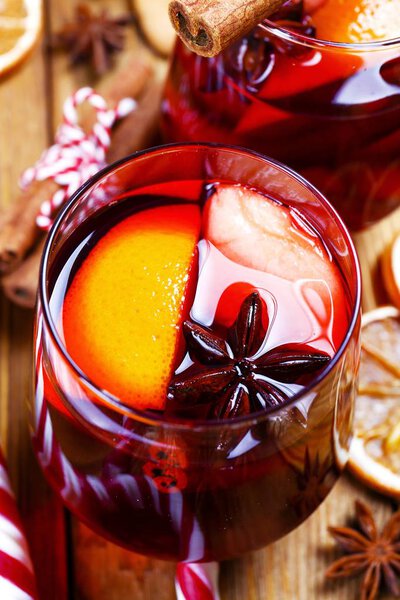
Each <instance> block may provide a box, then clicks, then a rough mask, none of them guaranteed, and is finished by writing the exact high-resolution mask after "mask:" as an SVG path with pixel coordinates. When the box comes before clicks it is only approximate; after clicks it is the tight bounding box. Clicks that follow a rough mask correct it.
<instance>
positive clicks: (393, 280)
mask: <svg viewBox="0 0 400 600" xmlns="http://www.w3.org/2000/svg"><path fill="white" fill-rule="evenodd" d="M381 267H382V276H383V282H384V285H385V288H386V291H387V293H388V295H389V298H390V300H391V302H393V304H394V305H395V306H397V308H400V235H398V236H397V237H396V238H395V239H394V240H393V241H392V243H391V244H390V245H389V246H388V247H387V248H386V250H385V252H384V253H383V255H382V259H381Z"/></svg>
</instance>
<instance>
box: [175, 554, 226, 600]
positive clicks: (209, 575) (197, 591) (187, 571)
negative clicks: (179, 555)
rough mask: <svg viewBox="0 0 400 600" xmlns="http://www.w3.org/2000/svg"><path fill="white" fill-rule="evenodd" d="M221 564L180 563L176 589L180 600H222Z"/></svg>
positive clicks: (177, 570) (177, 571)
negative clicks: (219, 575)
mask: <svg viewBox="0 0 400 600" xmlns="http://www.w3.org/2000/svg"><path fill="white" fill-rule="evenodd" d="M218 573H219V564H218V563H216V562H211V563H178V565H177V568H176V578H175V588H176V596H177V599H178V600H220V595H219V592H218Z"/></svg>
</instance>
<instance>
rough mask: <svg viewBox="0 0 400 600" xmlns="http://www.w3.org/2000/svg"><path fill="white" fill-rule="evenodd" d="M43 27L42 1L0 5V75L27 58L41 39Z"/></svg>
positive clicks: (22, 0) (19, 0)
mask: <svg viewBox="0 0 400 600" xmlns="http://www.w3.org/2000/svg"><path fill="white" fill-rule="evenodd" d="M41 27H42V1H41V0H6V1H5V2H4V3H0V75H2V74H4V73H7V72H8V71H10V70H11V69H12V68H14V67H16V66H17V65H18V64H19V63H20V62H21V61H22V60H23V59H24V58H26V56H27V55H28V54H29V52H30V51H31V50H32V48H33V47H34V46H35V44H36V42H37V41H38V39H39V35H40V31H41Z"/></svg>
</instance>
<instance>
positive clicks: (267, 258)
mask: <svg viewBox="0 0 400 600" xmlns="http://www.w3.org/2000/svg"><path fill="white" fill-rule="evenodd" d="M305 228H306V225H305V223H303V224H302V223H301V222H300V221H299V220H297V219H296V217H295V215H294V213H291V211H289V209H288V208H286V207H283V206H280V205H279V204H277V203H276V202H273V201H271V200H268V199H267V198H266V197H264V196H262V195H261V194H259V193H258V192H254V191H252V190H249V189H246V188H244V187H242V186H230V185H220V186H218V188H217V190H216V192H215V194H214V195H213V196H212V197H211V198H210V199H209V201H208V204H207V206H206V217H205V238H206V239H208V240H209V241H210V242H212V243H213V244H214V245H215V246H216V247H217V248H218V249H219V250H220V251H221V252H222V253H223V254H225V256H227V257H228V258H230V259H231V260H233V261H235V262H238V263H239V264H242V265H244V266H246V267H250V268H252V269H258V270H260V271H265V272H268V273H271V274H273V275H278V276H280V277H283V278H285V279H288V280H290V281H296V280H298V279H323V280H325V281H327V283H328V284H329V285H330V287H331V288H335V287H336V285H337V274H336V269H335V268H334V266H333V265H332V263H331V262H330V260H329V259H328V255H327V251H326V250H325V248H324V246H323V245H322V243H321V241H320V239H319V237H318V235H317V234H316V233H315V232H313V231H312V230H311V229H309V228H307V230H306V229H305Z"/></svg>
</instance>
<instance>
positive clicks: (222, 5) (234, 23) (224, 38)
mask: <svg viewBox="0 0 400 600" xmlns="http://www.w3.org/2000/svg"><path fill="white" fill-rule="evenodd" d="M284 1H285V0H172V1H171V2H170V4H169V16H170V19H171V21H172V24H173V26H174V28H175V30H176V32H177V33H178V35H179V36H180V37H181V39H182V40H183V41H184V43H185V44H186V45H187V46H188V47H189V48H190V49H191V50H193V51H194V52H196V53H197V54H200V56H207V57H211V56H216V55H217V54H219V53H220V52H222V51H223V50H225V48H227V47H228V46H230V45H231V44H232V43H233V42H234V41H236V40H237V39H239V38H241V37H243V36H244V35H246V33H248V32H249V31H251V30H252V29H253V28H254V27H255V26H256V25H258V23H261V21H263V20H264V19H266V18H267V17H269V16H270V15H272V14H273V13H274V12H275V11H277V10H278V9H279V8H280V7H281V6H282V4H283V3H284Z"/></svg>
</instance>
